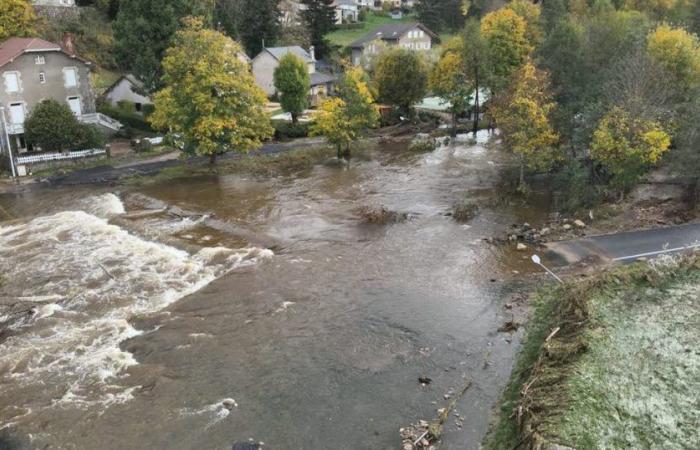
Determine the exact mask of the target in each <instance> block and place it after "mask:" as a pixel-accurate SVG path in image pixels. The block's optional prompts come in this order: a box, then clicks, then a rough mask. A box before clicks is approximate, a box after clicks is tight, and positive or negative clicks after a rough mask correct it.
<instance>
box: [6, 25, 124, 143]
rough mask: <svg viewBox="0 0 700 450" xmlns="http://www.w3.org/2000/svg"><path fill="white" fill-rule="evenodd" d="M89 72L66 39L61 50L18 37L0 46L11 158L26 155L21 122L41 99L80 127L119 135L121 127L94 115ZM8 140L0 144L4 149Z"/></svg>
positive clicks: (70, 38)
mask: <svg viewBox="0 0 700 450" xmlns="http://www.w3.org/2000/svg"><path fill="white" fill-rule="evenodd" d="M91 67H92V64H91V63H90V62H89V61H87V60H85V59H82V58H80V57H79V56H77V55H76V53H75V49H74V46H73V41H72V37H71V36H70V35H66V37H65V38H64V42H63V45H58V44H54V43H52V42H48V41H45V40H43V39H38V38H17V37H14V38H10V39H7V40H6V41H4V42H2V43H0V124H3V125H4V128H5V130H6V132H7V133H6V134H7V135H8V136H9V142H10V145H11V147H12V150H13V152H14V153H15V154H17V153H25V152H27V151H28V144H27V142H26V140H25V139H24V121H25V118H26V117H27V116H28V115H29V114H30V113H31V111H32V108H34V107H35V106H36V105H37V104H39V103H40V102H41V101H42V100H45V99H54V100H57V101H59V102H62V103H65V104H66V105H68V107H69V108H70V109H71V111H73V114H75V116H76V118H77V119H78V120H80V121H81V122H84V123H91V124H95V125H98V126H100V127H101V128H103V129H106V130H111V131H117V130H119V128H120V127H121V124H119V122H117V121H115V120H113V119H111V118H109V117H107V116H105V115H103V114H99V113H97V111H96V109H95V97H94V94H93V90H92V85H91V81H90V72H91ZM7 140H8V139H4V140H2V141H0V142H3V143H4V144H5V145H6V142H7Z"/></svg>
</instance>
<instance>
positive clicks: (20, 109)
mask: <svg viewBox="0 0 700 450" xmlns="http://www.w3.org/2000/svg"><path fill="white" fill-rule="evenodd" d="M10 123H11V124H12V125H22V124H24V105H23V104H21V103H12V104H10Z"/></svg>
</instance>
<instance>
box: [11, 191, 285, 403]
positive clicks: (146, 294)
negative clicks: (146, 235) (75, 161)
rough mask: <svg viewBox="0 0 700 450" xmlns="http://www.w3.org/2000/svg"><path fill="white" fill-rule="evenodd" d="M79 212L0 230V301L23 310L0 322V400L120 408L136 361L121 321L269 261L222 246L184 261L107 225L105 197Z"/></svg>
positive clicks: (129, 330) (115, 211)
mask: <svg viewBox="0 0 700 450" xmlns="http://www.w3.org/2000/svg"><path fill="white" fill-rule="evenodd" d="M79 205H80V208H81V209H82V210H77V211H65V212H61V213H58V214H54V215H51V216H45V217H37V218H35V219H32V220H30V221H28V222H26V223H23V224H13V225H10V226H0V273H2V274H3V281H4V285H3V287H2V293H0V296H5V297H14V298H16V299H17V301H18V302H21V303H27V304H28V305H29V306H28V311H29V313H28V314H24V315H21V317H20V319H17V317H16V316H17V315H16V314H15V316H13V315H12V314H6V315H4V316H3V319H4V320H3V322H4V324H3V325H5V327H7V328H8V329H9V330H10V335H9V337H8V338H7V339H6V340H5V341H4V342H2V343H1V344H0V380H2V387H1V390H0V396H4V395H8V394H10V395H11V392H12V391H13V390H26V389H32V388H40V389H43V390H45V391H46V393H47V395H50V398H51V404H52V405H53V406H71V407H76V406H77V407H86V406H90V405H95V404H104V405H109V404H115V403H121V402H125V401H128V400H129V399H130V398H131V396H132V394H133V392H134V390H135V389H136V388H137V386H131V385H130V384H129V382H128V379H126V378H127V376H126V374H125V369H126V368H128V367H129V366H132V365H135V364H137V363H138V362H137V361H136V359H135V358H134V357H133V355H132V354H131V353H129V352H126V351H123V350H121V348H120V344H121V343H122V342H124V341H125V340H127V339H129V338H132V337H135V336H137V335H139V334H140V333H141V332H140V331H139V330H136V329H135V328H134V327H133V326H132V325H131V324H130V322H129V319H130V318H132V317H134V316H139V315H145V314H151V313H154V312H158V311H160V310H162V309H163V308H165V307H167V306H168V305H170V304H172V303H173V302H176V301H178V300H180V299H182V298H183V297H185V296H187V295H189V294H191V293H194V292H196V291H197V290H199V289H201V288H203V287H204V286H206V285H207V284H209V283H210V282H212V281H213V280H215V279H216V278H218V277H220V276H222V275H224V274H225V273H227V272H229V271H231V270H234V269H236V268H239V267H243V266H248V265H251V264H256V263H257V262H258V261H260V260H262V259H265V258H268V257H270V256H272V252H270V251H269V250H262V249H258V248H245V249H236V250H232V249H229V248H225V247H216V248H205V249H203V250H201V251H199V252H198V253H196V254H189V253H187V252H186V251H183V250H180V249H177V248H174V247H171V246H167V245H164V244H162V243H158V242H151V241H147V240H144V239H142V238H140V237H138V236H135V235H133V234H131V233H129V232H128V231H127V230H125V229H123V228H120V227H119V226H117V225H113V224H110V223H109V222H108V218H111V217H114V216H118V215H120V214H124V213H125V208H124V205H123V204H122V203H121V201H120V200H119V198H118V197H117V196H116V195H114V194H106V195H102V196H99V197H92V198H89V199H86V200H83V201H80V202H79ZM174 228H175V229H177V228H178V227H174ZM13 319H16V320H13Z"/></svg>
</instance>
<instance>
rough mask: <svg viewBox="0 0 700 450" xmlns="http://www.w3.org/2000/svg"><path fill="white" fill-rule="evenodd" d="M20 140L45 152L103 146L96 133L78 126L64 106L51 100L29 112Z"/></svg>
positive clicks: (93, 129) (97, 132)
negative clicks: (24, 140) (22, 137)
mask: <svg viewBox="0 0 700 450" xmlns="http://www.w3.org/2000/svg"><path fill="white" fill-rule="evenodd" d="M24 136H25V138H26V139H27V141H29V142H30V143H31V144H32V145H34V146H35V147H38V148H40V149H41V150H43V151H46V152H61V151H65V150H87V149H92V148H97V147H101V146H102V145H103V144H104V136H103V135H102V134H101V133H100V132H99V130H97V129H96V128H95V127H94V126H92V125H87V124H82V123H80V122H78V119H77V118H76V117H75V114H73V112H72V111H71V110H70V108H69V107H68V105H66V104H65V103H59V102H58V101H56V100H53V99H49V100H44V101H42V102H41V103H39V104H38V105H36V106H35V107H34V108H33V109H32V111H31V113H30V114H29V117H27V120H26V121H25V122H24Z"/></svg>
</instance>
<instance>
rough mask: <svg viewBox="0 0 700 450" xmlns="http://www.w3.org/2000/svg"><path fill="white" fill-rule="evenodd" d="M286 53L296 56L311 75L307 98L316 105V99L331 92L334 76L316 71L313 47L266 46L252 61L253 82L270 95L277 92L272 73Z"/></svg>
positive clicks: (334, 80)
mask: <svg viewBox="0 0 700 450" xmlns="http://www.w3.org/2000/svg"><path fill="white" fill-rule="evenodd" d="M287 53H292V54H294V55H296V56H298V57H299V58H300V59H301V60H302V61H304V64H306V67H307V70H308V72H309V76H310V77H311V89H310V91H309V99H310V102H311V104H312V105H314V106H315V105H316V104H317V103H318V100H319V99H320V98H322V97H325V96H327V95H329V94H331V93H332V92H333V86H334V84H335V82H336V78H335V77H334V76H333V75H329V74H326V73H322V72H317V71H316V58H315V55H314V49H313V47H312V48H311V49H310V51H309V52H307V51H306V50H304V49H303V48H301V47H299V46H292V47H266V48H264V49H263V50H262V51H261V52H260V53H259V54H258V55H257V56H256V57H255V58H253V61H252V69H253V76H254V77H255V82H256V83H257V84H258V86H260V88H261V89H262V90H263V91H265V93H266V94H267V95H268V96H269V97H272V96H274V95H275V94H276V93H277V90H276V89H275V81H274V73H275V69H276V68H277V67H278V66H279V62H280V59H281V58H282V57H283V56H284V55H286V54H287Z"/></svg>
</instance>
